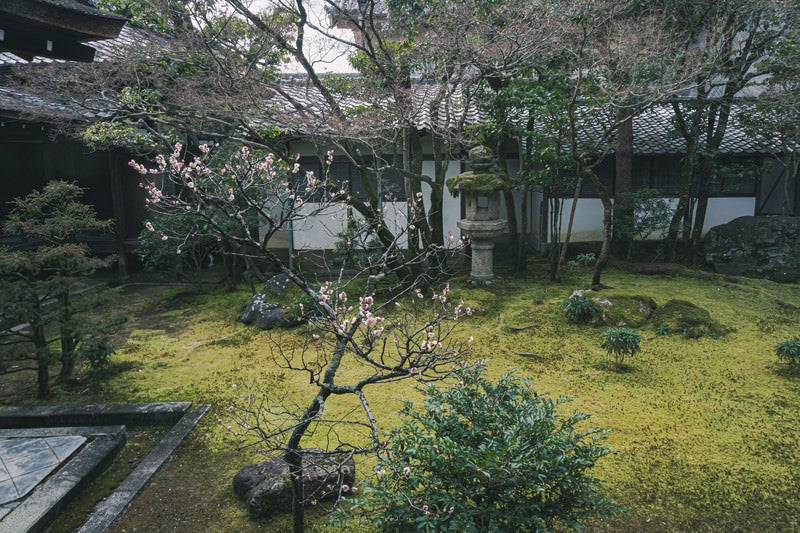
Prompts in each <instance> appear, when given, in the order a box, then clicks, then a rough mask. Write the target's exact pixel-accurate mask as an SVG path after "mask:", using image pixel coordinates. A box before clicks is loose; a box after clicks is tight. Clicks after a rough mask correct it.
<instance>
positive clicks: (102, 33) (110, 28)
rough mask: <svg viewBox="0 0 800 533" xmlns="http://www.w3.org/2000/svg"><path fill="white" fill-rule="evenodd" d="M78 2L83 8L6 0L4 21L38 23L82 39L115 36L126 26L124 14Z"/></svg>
mask: <svg viewBox="0 0 800 533" xmlns="http://www.w3.org/2000/svg"><path fill="white" fill-rule="evenodd" d="M76 5H77V6H80V9H77V8H75V9H70V8H68V7H65V6H63V5H58V4H55V3H50V2H47V1H43V0H3V1H2V3H0V24H2V23H3V22H5V21H6V19H16V20H21V21H24V22H27V23H38V24H41V25H44V26H46V27H48V28H52V29H55V30H56V31H59V30H60V31H64V32H71V33H73V34H75V40H78V41H97V40H102V39H114V38H116V37H117V36H118V35H119V32H120V31H121V30H122V27H123V26H124V25H125V22H126V19H125V18H124V17H120V16H118V15H112V14H110V13H105V12H103V11H100V10H99V9H95V8H91V7H89V6H84V5H82V4H77V3H76Z"/></svg>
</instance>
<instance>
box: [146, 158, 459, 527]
mask: <svg viewBox="0 0 800 533" xmlns="http://www.w3.org/2000/svg"><path fill="white" fill-rule="evenodd" d="M201 152H202V153H201V154H200V155H198V157H196V158H194V159H193V160H192V161H191V163H189V164H188V165H187V164H184V157H183V156H184V152H183V147H182V146H181V145H177V146H176V147H175V149H174V150H173V152H172V154H171V155H169V154H168V155H167V156H160V157H157V158H156V161H155V163H154V164H153V165H151V166H145V165H143V164H140V163H137V162H135V161H132V162H131V166H132V167H133V168H135V169H136V170H137V171H138V172H140V174H141V176H142V180H143V182H142V184H143V187H144V188H145V190H146V192H147V194H148V200H149V206H150V208H151V209H152V210H154V211H155V212H158V213H160V214H161V215H163V216H162V217H161V219H162V220H164V219H165V218H167V217H171V216H183V214H184V213H187V212H191V213H193V214H194V215H195V217H196V219H197V224H196V225H194V226H193V227H191V228H188V229H186V228H185V226H181V228H183V230H184V231H182V232H180V233H177V232H175V231H174V230H175V229H176V226H163V227H156V226H150V227H149V228H148V229H150V230H151V231H153V232H154V233H156V234H158V235H161V238H163V239H166V240H172V241H173V242H178V243H186V242H189V241H191V240H192V239H196V238H202V237H214V238H217V239H221V240H225V241H231V242H232V243H235V246H232V249H235V250H239V252H238V253H253V254H258V256H259V257H266V258H268V259H269V260H271V262H272V263H273V265H274V267H275V268H276V269H278V270H279V271H280V272H282V273H283V274H284V275H285V276H286V277H287V279H288V280H289V281H290V282H291V283H293V284H294V285H296V286H297V287H298V288H299V290H300V291H301V292H302V293H303V295H304V296H305V299H304V303H303V304H299V305H297V307H296V312H297V314H298V316H300V317H302V318H303V319H304V320H306V321H307V322H308V329H309V335H308V337H307V339H306V341H305V342H304V343H303V345H302V346H297V345H294V346H289V345H285V344H283V343H281V342H279V341H277V340H276V341H275V343H274V348H275V352H276V358H277V360H278V361H280V364H282V365H283V366H284V367H285V368H287V369H290V370H294V371H298V372H302V373H303V374H305V375H306V376H308V379H309V383H310V384H311V385H312V388H313V396H312V398H311V400H310V401H309V403H308V404H307V405H306V406H305V407H300V408H297V409H292V407H291V406H289V405H286V403H285V402H284V400H285V399H284V398H281V399H278V400H277V401H276V402H275V403H270V401H269V398H268V396H266V395H249V401H250V402H252V403H248V404H247V405H243V406H241V409H240V410H234V414H233V415H232V416H234V417H237V419H238V420H239V422H240V436H242V437H243V438H246V439H247V440H249V441H252V440H253V439H255V440H256V441H257V442H258V447H259V448H263V449H266V450H268V451H269V452H270V453H275V454H279V455H280V456H281V457H282V458H283V459H284V460H285V461H286V462H287V463H288V467H289V474H290V480H291V484H292V489H293V503H292V509H293V515H294V531H295V532H297V533H299V532H302V531H303V530H304V512H305V511H304V509H305V505H306V504H309V503H311V502H312V501H315V500H316V499H317V498H320V491H325V490H330V489H325V487H314V488H309V487H308V484H307V483H306V482H305V481H304V480H305V471H304V460H303V457H304V454H305V455H306V456H308V454H306V451H307V450H306V449H307V448H309V447H311V445H312V444H313V443H314V440H315V439H317V440H319V439H322V440H326V439H327V442H326V445H327V448H326V450H324V452H323V453H322V455H328V456H337V457H339V456H341V455H347V456H350V457H352V455H354V454H365V453H371V452H374V451H376V450H377V449H379V448H380V447H381V446H382V442H383V440H382V437H381V433H380V431H379V425H378V421H377V420H376V418H375V416H374V414H373V412H372V409H371V407H370V401H369V393H370V391H372V390H373V389H374V388H375V386H377V385H380V384H383V383H389V382H394V381H398V380H402V379H418V380H421V381H424V382H426V381H436V380H440V379H443V378H445V377H446V376H447V375H448V374H449V373H450V372H451V371H452V370H453V368H454V367H453V365H454V364H456V363H457V362H459V361H461V359H462V358H463V355H464V354H463V352H464V350H465V349H466V344H465V343H463V342H461V341H458V340H455V339H453V338H452V333H453V331H454V327H455V325H456V323H455V322H454V320H455V319H456V318H458V316H459V315H463V314H465V313H470V311H469V310H468V309H467V308H466V307H464V305H463V304H462V303H456V304H454V305H453V304H448V297H447V293H448V291H449V288H448V287H447V286H446V285H444V286H440V287H437V288H436V291H435V293H434V295H433V298H431V297H430V296H428V295H426V297H425V298H423V289H422V286H428V285H430V284H429V283H426V281H427V280H425V279H424V278H423V277H422V276H421V277H420V278H418V279H417V280H415V283H414V284H413V285H412V286H407V285H406V286H402V287H399V288H397V287H396V284H395V290H387V287H385V286H383V287H379V286H378V284H379V283H380V282H381V281H382V280H384V279H386V278H387V277H390V276H391V275H392V274H393V272H392V264H394V261H392V260H391V258H392V255H393V254H396V253H398V252H397V250H398V247H399V242H395V243H394V244H393V247H392V248H391V249H389V250H387V251H385V252H384V253H383V254H382V255H381V257H380V258H378V259H377V260H375V261H374V262H373V263H372V264H371V265H369V267H367V270H369V269H374V270H375V271H377V272H378V274H374V275H368V276H367V275H366V274H367V272H361V273H360V274H362V275H361V276H360V279H358V276H356V277H353V278H351V277H347V276H345V274H344V272H343V271H342V272H340V275H339V276H338V278H337V279H334V280H331V281H329V282H327V283H325V284H324V285H323V286H322V287H318V286H314V285H313V284H312V283H311V282H310V281H309V280H308V279H306V278H305V277H304V276H303V275H302V274H300V273H298V272H297V271H296V270H295V269H293V268H290V266H289V265H288V264H286V262H285V261H283V260H282V259H281V257H280V256H279V255H277V254H276V253H274V252H273V251H272V250H271V249H270V248H269V246H268V244H269V241H270V239H271V238H272V236H273V235H274V234H275V233H276V232H278V231H281V230H282V229H284V228H285V227H286V226H287V225H288V224H291V223H300V222H302V221H303V220H305V219H307V218H308V217H313V216H315V215H318V214H320V213H322V212H325V210H326V209H328V208H329V207H330V206H331V205H334V204H335V203H336V202H339V201H340V200H341V198H342V197H344V196H346V195H347V193H346V192H345V191H342V190H341V189H340V188H339V187H338V184H336V183H333V182H330V181H328V178H329V174H328V173H327V172H325V173H324V174H323V175H317V174H314V173H311V172H306V173H303V172H302V171H301V170H300V168H299V164H295V163H293V162H288V163H287V162H285V161H281V160H278V159H275V158H274V157H273V155H272V154H267V153H263V152H256V151H251V150H250V149H249V148H248V147H243V148H241V149H240V150H237V151H236V152H235V153H233V154H232V155H231V156H230V157H224V156H223V157H222V158H221V160H218V161H216V162H214V161H213V157H212V156H213V154H212V155H209V152H210V149H209V147H207V146H202V147H201ZM333 162H334V160H333V156H332V155H330V154H329V155H328V156H327V157H326V164H327V166H328V167H330V165H332V164H333ZM158 174H164V175H165V176H166V179H167V185H165V184H164V183H160V182H158V181H156V180H153V179H151V178H153V177H154V176H156V175H158ZM312 200H313V201H312ZM399 235H400V236H402V235H403V232H400V233H399ZM426 255H427V254H426V253H424V252H422V253H418V254H417V255H416V256H415V257H413V258H410V259H409V260H411V261H416V262H418V263H425V262H426V261H427V257H426ZM426 275H427V276H435V273H432V272H426ZM430 303H433V306H429V304H430ZM423 316H424V317H425V318H420V317H423ZM344 369H347V372H341V371H340V370H344ZM348 399H352V401H354V402H355V403H356V405H357V406H358V407H357V408H356V409H355V410H351V411H350V414H349V415H346V416H343V417H337V416H333V417H331V416H329V415H328V414H327V413H328V411H329V406H330V405H332V404H336V403H337V401H339V400H342V401H343V402H347V401H348ZM345 404H346V403H345ZM341 425H348V426H350V427H351V428H354V429H353V430H352V431H350V432H348V434H347V438H344V436H342V435H341V434H340V433H339V428H338V426H341ZM317 445H318V444H317ZM315 453H316V452H315ZM317 455H318V454H317Z"/></svg>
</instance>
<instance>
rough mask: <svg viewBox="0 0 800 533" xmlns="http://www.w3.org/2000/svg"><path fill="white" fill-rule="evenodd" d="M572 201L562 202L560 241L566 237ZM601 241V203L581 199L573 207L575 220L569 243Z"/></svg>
mask: <svg viewBox="0 0 800 533" xmlns="http://www.w3.org/2000/svg"><path fill="white" fill-rule="evenodd" d="M571 210H572V199H571V198H569V199H567V200H565V201H564V207H563V209H562V211H561V239H562V240H563V239H566V237H567V226H568V225H569V214H570V211H571ZM601 240H603V203H602V202H601V201H600V199H599V198H581V199H580V200H578V205H577V206H575V220H574V221H573V223H572V235H571V236H570V241H571V242H584V241H601Z"/></svg>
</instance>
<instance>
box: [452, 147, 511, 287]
mask: <svg viewBox="0 0 800 533" xmlns="http://www.w3.org/2000/svg"><path fill="white" fill-rule="evenodd" d="M469 160H470V166H471V167H472V170H470V171H468V172H464V173H463V174H459V175H458V176H454V177H452V178H450V179H448V180H447V188H448V189H449V190H450V192H451V193H453V194H455V195H458V194H459V193H461V194H463V195H464V203H465V207H466V218H463V219H461V220H459V221H458V227H459V228H461V230H462V231H463V232H464V233H465V234H467V235H468V236H469V239H470V246H471V248H472V272H471V274H470V280H471V281H473V282H476V283H490V282H491V281H492V280H493V279H494V269H493V263H494V256H493V254H494V238H495V237H497V236H498V235H500V234H501V233H503V232H505V231H506V227H507V223H506V221H505V220H504V219H501V218H500V191H501V190H504V189H505V188H506V187H508V176H506V174H505V172H502V171H501V170H500V169H499V168H497V166H496V165H495V163H494V160H493V154H492V151H491V150H489V148H487V147H485V146H476V147H475V148H473V149H471V150H470V151H469Z"/></svg>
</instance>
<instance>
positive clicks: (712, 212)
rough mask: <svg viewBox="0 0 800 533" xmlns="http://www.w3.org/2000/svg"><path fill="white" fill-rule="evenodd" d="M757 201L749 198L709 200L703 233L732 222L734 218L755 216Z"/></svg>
mask: <svg viewBox="0 0 800 533" xmlns="http://www.w3.org/2000/svg"><path fill="white" fill-rule="evenodd" d="M755 212H756V199H755V198H752V197H749V198H741V197H740V198H709V199H708V211H707V212H706V220H705V224H704V225H703V233H704V234H705V232H707V231H708V230H710V229H711V228H713V227H714V226H718V225H720V224H725V223H726V222H730V221H731V220H733V219H734V218H738V217H742V216H746V215H754V214H755Z"/></svg>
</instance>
